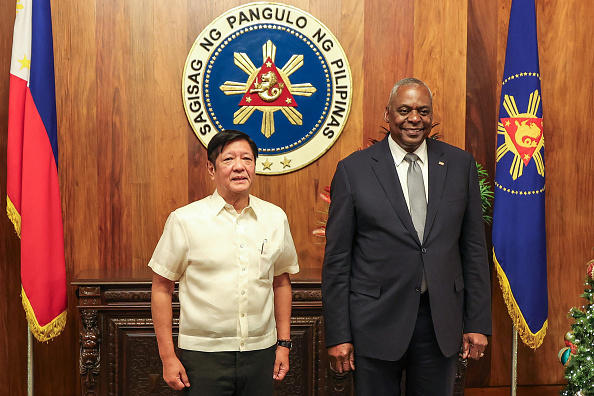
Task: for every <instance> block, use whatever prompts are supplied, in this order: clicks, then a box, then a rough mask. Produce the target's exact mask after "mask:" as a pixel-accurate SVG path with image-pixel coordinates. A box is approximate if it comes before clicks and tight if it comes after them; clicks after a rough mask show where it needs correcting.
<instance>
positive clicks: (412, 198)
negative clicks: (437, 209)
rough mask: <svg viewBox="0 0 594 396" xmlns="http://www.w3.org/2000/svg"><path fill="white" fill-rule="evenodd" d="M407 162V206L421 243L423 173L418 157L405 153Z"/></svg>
mask: <svg viewBox="0 0 594 396" xmlns="http://www.w3.org/2000/svg"><path fill="white" fill-rule="evenodd" d="M404 159H405V160H406V162H408V171H407V174H406V178H407V184H408V205H409V208H410V216H411V217H412V222H413V225H414V226H415V230H416V231H417V234H418V235H419V239H420V240H421V243H422V242H423V232H424V231H425V219H426V218H427V201H426V198H425V183H423V172H422V171H421V167H420V166H419V164H418V163H417V160H418V159H419V157H418V156H417V155H416V154H414V153H407V154H406V155H405V156H404ZM426 290H427V280H426V279H425V269H424V268H423V281H422V284H421V293H424V292H425V291H426Z"/></svg>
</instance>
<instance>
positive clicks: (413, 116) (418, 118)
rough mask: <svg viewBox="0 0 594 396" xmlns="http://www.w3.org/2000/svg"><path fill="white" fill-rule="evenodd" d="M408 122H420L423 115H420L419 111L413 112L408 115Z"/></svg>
mask: <svg viewBox="0 0 594 396" xmlns="http://www.w3.org/2000/svg"><path fill="white" fill-rule="evenodd" d="M408 121H409V122H420V121H421V115H420V114H419V112H418V111H415V110H413V111H411V112H410V114H409V115H408Z"/></svg>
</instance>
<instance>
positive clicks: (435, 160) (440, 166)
mask: <svg viewBox="0 0 594 396" xmlns="http://www.w3.org/2000/svg"><path fill="white" fill-rule="evenodd" d="M434 143H435V142H433V141H432V139H427V158H428V162H429V163H428V166H429V168H428V170H429V183H428V185H429V194H428V197H429V202H428V203H427V219H426V220H425V233H424V235H425V240H427V238H429V236H430V233H431V227H432V226H433V221H434V220H435V215H436V214H437V209H438V208H439V203H440V200H441V193H442V191H443V186H444V184H445V178H446V173H447V170H448V163H447V161H446V160H445V158H444V157H443V151H441V150H440V149H439V147H437V145H436V144H434Z"/></svg>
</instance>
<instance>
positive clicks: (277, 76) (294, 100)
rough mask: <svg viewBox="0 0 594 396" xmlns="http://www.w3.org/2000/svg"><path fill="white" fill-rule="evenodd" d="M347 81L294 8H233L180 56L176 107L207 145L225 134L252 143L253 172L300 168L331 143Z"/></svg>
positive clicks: (313, 22) (315, 27)
mask: <svg viewBox="0 0 594 396" xmlns="http://www.w3.org/2000/svg"><path fill="white" fill-rule="evenodd" d="M352 85H353V82H352V77H351V70H350V67H349V63H348V60H347V58H346V55H345V53H344V51H343V49H342V47H341V46H340V43H339V42H338V40H337V39H336V37H334V35H333V34H332V32H331V31H330V30H328V28H327V27H326V26H324V25H323V24H322V23H321V22H320V21H319V20H317V19H316V18H315V17H313V16H312V15H310V14H308V13H306V12H305V11H303V10H300V9H299V8H296V7H292V6H288V5H284V4H279V3H269V2H257V3H249V4H245V5H241V6H239V7H236V8H233V9H231V10H229V11H227V12H225V13H223V14H222V15H220V16H219V17H217V18H216V19H215V20H214V21H212V22H211V23H210V24H209V25H208V26H206V27H205V28H204V30H203V31H202V32H201V33H200V35H199V36H198V38H197V39H196V41H195V42H194V44H193V45H192V48H191V49H190V52H189V54H188V58H187V59H186V64H185V66H184V71H183V80H182V96H183V105H184V110H185V112H186V116H187V117H188V121H189V123H190V126H191V127H192V129H193V130H194V133H195V134H196V136H197V137H198V139H199V140H200V141H201V142H202V144H204V146H207V145H208V143H209V142H210V139H211V138H212V137H213V136H214V135H215V134H216V133H219V132H221V131H224V130H226V129H239V130H241V131H243V132H246V133H247V134H248V135H250V137H251V138H252V139H253V140H254V142H255V143H256V145H257V146H258V159H257V161H256V172H257V173H259V174H266V175H278V174H284V173H288V172H292V171H295V170H298V169H301V168H303V167H305V166H307V165H309V164H311V163H312V162H314V161H315V160H317V159H318V158H320V157H321V156H322V155H323V154H324V153H325V152H326V151H328V150H329V149H330V148H331V147H332V145H333V144H334V143H335V142H336V140H337V139H338V137H339V136H340V134H341V133H342V131H343V129H344V128H345V125H346V123H347V120H348V116H349V112H350V109H351V103H352V93H353V89H352Z"/></svg>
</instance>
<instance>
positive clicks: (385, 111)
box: [384, 107, 390, 123]
mask: <svg viewBox="0 0 594 396" xmlns="http://www.w3.org/2000/svg"><path fill="white" fill-rule="evenodd" d="M384 121H385V122H388V123H389V122H390V119H389V118H388V108H387V107H386V109H385V110H384Z"/></svg>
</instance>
